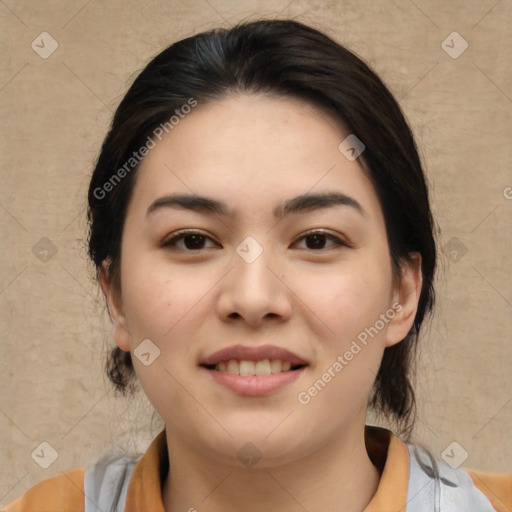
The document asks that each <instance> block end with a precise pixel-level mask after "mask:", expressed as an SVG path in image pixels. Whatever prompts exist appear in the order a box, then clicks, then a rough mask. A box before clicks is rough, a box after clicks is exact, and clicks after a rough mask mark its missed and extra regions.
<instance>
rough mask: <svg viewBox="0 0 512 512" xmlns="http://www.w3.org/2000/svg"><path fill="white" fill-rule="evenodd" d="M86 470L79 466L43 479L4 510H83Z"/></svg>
mask: <svg viewBox="0 0 512 512" xmlns="http://www.w3.org/2000/svg"><path fill="white" fill-rule="evenodd" d="M84 472H85V470H84V469H82V468H77V469H73V470H71V471H68V472H66V473H62V474H61V475H57V476H55V477H53V478H48V479H47V480H43V481H42V482H39V483H37V484H36V485H34V486H33V487H31V488H30V489H29V490H28V491H27V492H26V493H25V494H23V495H22V496H21V497H20V498H18V499H17V500H16V501H14V502H12V503H10V504H9V505H7V507H6V508H4V509H3V510H2V512H56V511H59V512H83V510H84V507H85V504H84Z"/></svg>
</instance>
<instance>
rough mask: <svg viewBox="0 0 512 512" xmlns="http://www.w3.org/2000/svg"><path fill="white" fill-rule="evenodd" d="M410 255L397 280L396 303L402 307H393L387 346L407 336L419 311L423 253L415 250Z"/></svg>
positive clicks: (387, 334)
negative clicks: (394, 312) (393, 314)
mask: <svg viewBox="0 0 512 512" xmlns="http://www.w3.org/2000/svg"><path fill="white" fill-rule="evenodd" d="M409 257H410V261H406V262H405V263H404V264H403V266H402V268H401V276H400V278H398V280H397V281H398V282H397V285H396V290H395V294H394V304H399V305H400V307H398V306H397V307H393V309H395V311H396V314H395V316H394V318H393V319H392V320H391V321H390V322H389V324H388V329H387V333H386V347H391V346H393V345H396V344H397V343H399V342H400V341H402V340H403V339H404V338H405V337H406V336H407V334H408V333H409V331H410V330H411V327H412V326H413V324H414V318H415V317H416V312H417V311H418V302H419V299H420V295H421V288H422V285H423V276H422V273H421V254H420V253H417V252H414V253H410V255H409Z"/></svg>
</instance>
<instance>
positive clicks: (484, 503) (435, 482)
mask: <svg viewBox="0 0 512 512" xmlns="http://www.w3.org/2000/svg"><path fill="white" fill-rule="evenodd" d="M407 449H408V450H409V488H408V491H407V508H406V512H468V511H471V512H496V510H495V509H494V507H493V506H492V505H491V504H490V503H489V500H488V499H487V498H486V497H485V495H484V494H483V493H482V492H481V491H480V490H479V489H477V488H476V487H475V485H474V483H473V480H472V479H471V477H470V476H469V474H468V472H467V471H466V470H465V469H463V468H457V469H453V468H452V467H451V466H449V465H448V464H447V463H446V462H444V461H443V460H442V459H437V458H434V457H432V456H431V455H430V453H429V452H428V451H427V450H425V449H424V448H422V447H420V446H417V445H412V444H408V445H407Z"/></svg>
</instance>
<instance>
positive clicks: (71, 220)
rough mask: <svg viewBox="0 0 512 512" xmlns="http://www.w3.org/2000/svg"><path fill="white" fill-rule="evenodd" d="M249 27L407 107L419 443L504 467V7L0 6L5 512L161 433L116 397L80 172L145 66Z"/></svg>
mask: <svg viewBox="0 0 512 512" xmlns="http://www.w3.org/2000/svg"><path fill="white" fill-rule="evenodd" d="M259 16H267V17H272V16H279V17H294V18H296V19H298V20H300V21H304V22H307V23H311V24H313V25H315V26H317V27H319V28H321V29H324V30H326V31H327V32H328V33H329V34H330V35H332V36H333V37H335V38H336V39H338V40H339V41H340V42H343V43H345V44H347V45H348V46H349V47H350V48H352V49H353V50H354V51H355V52H356V53H358V54H359V55H360V56H361V57H363V58H364V59H365V60H366V61H367V62H369V63H370V64H371V65H372V66H373V67H374V68H375V69H376V71H377V72H378V73H379V74H380V75H381V76H382V78H383V79H384V80H385V82H386V83H387V84H388V85H389V87H390V88H391V90H392V91H393V92H394V94H395V95H396V96H397V98H398V99H399V101H400V103H401V105H402V106H403V108H404V110H405V112H406V115H407V117H408V119H409V121H410V123H411V124H412V127H413V129H414V132H415V134H416V137H417V140H418V143H419V145H420V148H421V154H422V158H423V160H424V163H425V166H426V169H427V172H428V178H429V181H430V183H431V187H432V196H433V207H434V212H435V214H436V216H437V221H438V224H439V227H440V230H441V232H440V236H439V241H440V247H441V260H442V261H441V265H442V270H441V272H440V274H439V286H438V297H439V301H438V309H437V316H436V317H435V319H434V320H433V321H432V322H431V324H430V327H429V329H428V330H427V331H425V335H424V337H423V340H422V347H423V348H422V354H421V361H420V370H419V373H418V396H419V399H420V421H419V423H418V426H417V430H416V439H421V440H422V441H423V442H424V443H425V444H427V445H428V446H430V447H431V448H432V449H434V450H435V451H436V452H437V453H438V454H441V452H443V450H445V448H446V447H447V446H449V445H450V443H452V442H457V443H458V445H455V448H454V451H453V452H451V451H450V450H448V453H451V454H453V455H454V456H456V457H461V456H462V455H463V452H462V449H464V450H465V451H466V452H467V453H468V458H467V460H466V461H465V462H464V465H465V466H469V467H475V468H480V469H482V470H487V471H502V472H504V471H512V437H511V436H510V433H509V427H510V423H511V420H512V372H511V371H510V369H511V367H512V343H511V342H512V321H511V318H512V277H511V276H512V258H511V254H512V188H511V187H512V168H511V162H512V158H511V151H512V149H511V148H512V143H511V142H512V139H511V137H512V75H511V74H510V62H511V61H512V38H511V37H510V27H511V26H512V3H511V2H510V1H509V0H501V1H496V0H479V1H476V0H472V1H462V0H459V1H441V0H439V1H432V0H415V1H412V0H394V1H385V0H380V1H373V0H365V1H361V0H350V1H331V2H329V1H309V2H307V1H304V0H291V1H290V0H278V1H276V0H272V1H271V0H260V1H240V2H238V1H234V0H208V1H206V0H193V1H189V2H185V1H180V0H171V1H163V0H153V1H145V2H136V1H135V0H129V1H126V0H124V1H121V0H115V1H108V2H107V1H102V0H89V1H87V0H74V1H66V2H65V1H47V2H31V1H15V0H4V1H2V2H0V23H1V30H0V38H1V45H2V48H4V58H3V62H4V64H3V66H2V69H1V70H0V109H1V110H0V112H1V119H2V123H1V130H2V139H1V140H2V148H1V151H0V159H1V164H2V165H1V171H0V172H1V183H2V185H1V189H0V229H1V238H0V254H1V270H0V311H1V336H2V338H1V344H0V379H1V381H0V390H1V391H0V439H1V442H0V504H6V503H7V502H10V501H11V500H13V499H14V498H15V497H17V496H19V495H20V494H21V493H22V492H24V491H25V490H26V489H27V488H28V487H30V486H31V485H33V484H34V483H35V482H37V481H39V480H41V479H43V478H48V477H50V476H52V475H55V474H58V473H59V472H61V471H65V470H68V469H71V468H73V467H77V466H83V465H84V464H86V463H87V462H89V461H90V460H91V459H93V458H95V457H96V456H97V455H99V454H100V453H101V452H102V451H104V450H105V449H107V447H109V446H111V445H112V444H114V443H116V444H119V445H122V446H125V447H133V448H135V449H143V448H144V447H145V446H146V444H147V442H148V441H149V440H150V438H152V436H153V435H154V434H155V433H156V432H157V430H158V428H159V425H158V420H157V421H156V423H154V424H153V425H151V418H152V412H151V409H150V408H149V407H148V405H147V403H146V402H145V400H144V397H142V396H139V397H137V398H136V399H134V400H131V401H130V400H126V399H121V398H115V397H114V396H113V392H112V391H111V388H110V386H109V384H108V382H106V380H105V378H104V377H103V372H102V360H103V357H104V354H105V350H106V347H107V344H108V343H110V340H109V322H108V318H107V316H106V313H105V312H104V311H103V307H102V301H101V295H100V293H99V291H98V289H97V287H96V284H95V283H94V280H93V278H92V276H93V272H92V269H91V267H90V266H89V264H88V263H87V259H86V256H85V242H84V240H85V229H86V225H85V196H86V189H87V182H88V177H89V174H90V172H91V168H92V163H93V161H94V158H95V156H96V155H97V152H98V150H99V147H100V143H101V140H102V137H103V136H104V134H105V131H106V129H107V126H108V123H109V121H110V118H111V115H112V112H113V110H114V109H115V107H116V105H117V103H118V102H119V101H120V99H121V97H122V94H123V92H124V91H125V90H126V88H127V86H128V84H129V82H130V80H131V79H133V78H134V76H135V74H136V72H137V71H138V70H140V69H141V68H142V67H143V66H144V64H145V63H146V62H147V61H148V60H149V59H150V58H151V57H152V56H154V55H155V54H156V53H157V52H158V51H159V50H161V49H162V48H163V47H165V46H167V45H168V44H169V43H170V42H172V41H174V40H176V39H179V38H182V37H184V36H187V35H191V34H193V33H195V32H196V31H198V30H203V29H206V28H210V27H213V26H217V25H228V24H230V23H232V22H235V21H238V20H241V19H246V18H252V17H259ZM44 32H47V33H48V34H49V35H44V34H43V35H41V33H44ZM453 32H457V33H458V34H459V35H457V34H452V33H453ZM450 34H451V35H450ZM443 41H445V42H444V43H443ZM466 44H467V45H468V47H467V49H465V51H463V50H464V48H465V45H466ZM52 45H53V46H54V45H58V47H57V49H56V50H55V51H54V52H53V53H51V55H49V53H50V52H51V51H52V49H53V46H52ZM5 49H6V50H7V51H5ZM461 52H462V53H461ZM45 57H46V58H45ZM42 442H47V443H49V444H50V445H51V447H53V449H54V450H55V452H56V454H57V455H58V458H57V459H56V460H55V462H53V464H51V465H50V466H49V467H48V468H47V469H44V468H42V467H40V466H39V465H38V464H36V462H35V461H36V460H37V459H38V457H37V454H38V453H39V454H41V453H42V452H41V449H43V452H44V453H45V454H46V455H45V457H46V459H45V461H46V462H51V460H50V459H49V457H50V456H51V454H52V453H53V452H52V451H51V450H50V448H49V447H48V446H46V447H45V445H43V446H40V443H42ZM459 445H460V446H459ZM452 448H453V447H452ZM34 450H35V454H34V458H32V457H31V453H33V452H34ZM42 459H44V457H39V462H40V463H42V462H44V461H43V460H42Z"/></svg>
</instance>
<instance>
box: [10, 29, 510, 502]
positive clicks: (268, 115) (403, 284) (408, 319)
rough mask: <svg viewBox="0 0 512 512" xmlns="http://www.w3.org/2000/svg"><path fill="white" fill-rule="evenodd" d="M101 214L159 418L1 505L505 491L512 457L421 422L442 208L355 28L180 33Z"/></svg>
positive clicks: (491, 497) (124, 331)
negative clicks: (498, 465) (418, 432)
mask: <svg viewBox="0 0 512 512" xmlns="http://www.w3.org/2000/svg"><path fill="white" fill-rule="evenodd" d="M89 221H90V236H89V253H90V256H91V258H92V260H93V262H94V264H95V265H96V268H97V270H98V279H99V282H100V285H101V288H102V290H103V292H104V295H105V298H106V302H107V306H108V310H109V313H110V317H111V319H112V323H113V328H112V337H113V340H114V342H115V344H116V348H115V350H114V351H113V353H112V354H111V357H110V359H109V361H108V365H107V372H108V375H109V377H110V379H111V380H112V382H113V383H114V385H115V386H116V388H117V389H119V390H121V391H127V390H129V389H130V388H131V387H132V386H133V381H134V377H135V375H136V377H137V380H138V382H140V384H141V386H142V388H143V390H144V392H145V393H146V395H147V396H148V398H149V400H150V401H151V403H152V404H153V406H154V407H155V409H156V411H157V412H158V413H159V414H160V416H161V417H162V418H163V420H164V422H165V429H164V430H163V431H162V432H161V433H160V434H159V435H158V436H157V437H156V438H155V440H154V441H153V443H152V444H151V445H150V447H149V448H148V450H147V452H146V453H145V454H144V456H143V457H131V456H128V455H123V454H107V455H105V456H104V457H103V458H101V459H100V460H99V461H97V462H96V463H95V464H91V465H90V466H89V467H87V468H86V470H85V471H84V469H76V470H74V471H70V472H69V473H67V474H64V475H61V476H57V477H55V478H52V479H49V480H46V481H44V482H41V483H39V484H38V485H36V486H35V487H33V488H32V489H31V490H29V491H28V492H27V493H26V494H25V495H23V496H22V497H21V498H20V499H19V500H17V501H16V502H14V503H13V504H11V505H10V506H8V507H7V509H6V511H7V512H18V511H35V510H69V511H79V510H80V511H81V510H86V511H90V510H91V511H92V510H105V511H106V510H118V511H122V510H126V511H151V512H156V511H164V510H165V511H166V512H170V511H172V512H175V511H178V510H184V511H187V510H188V511H194V510H198V511H202V510H208V511H223V512H225V511H235V510H237V511H238V510H250V511H254V512H256V511H260V510H266V511H267V510H279V511H281V512H287V511H292V510H293V511H295V510H308V511H310V512H313V511H319V510H330V511H334V510H343V511H344V512H361V511H365V512H377V511H378V512H388V511H389V512H396V511H397V510H407V511H411V510H414V511H415V512H417V511H459V510H460V511H463V510H464V511H467V510H471V511H482V512H483V511H494V510H497V511H510V510H511V508H512V490H511V489H512V475H497V474H486V473H481V472H477V471H470V470H466V469H462V468H458V467H456V465H450V464H448V463H446V462H445V461H443V460H442V459H438V458H436V457H434V456H432V455H431V454H430V453H429V452H428V451H427V450H425V449H423V448H421V447H419V446H414V445H412V444H408V442H407V441H408V439H409V438H410V433H411V431H412V428H413V426H414V416H415V399H414V392H413V389H412V386H411V383H410V377H411V370H412V363H413V361H414V354H415V347H416V343H417V340H418V335H419V332H420V329H421V326H422V323H423V320H424V318H425V317H426V315H427V314H428V313H429V312H430V311H431V310H432V306H433V303H434V289H433V279H434V274H435V269H436V244H435V240H434V236H433V220H432V216H431V211H430V206H429V199H428V191H427V187H426V183H425V177H424V174H423V170H422V167H421V164H420V160H419V157H418V152H417V149H416V145H415V142H414V140H413V137H412V134H411V131H410V129H409V127H408V125H407V123H406V121H405V119H404V117H403V114H402V113H401V110H400V108H399V106H398V104H397V102H396V101H395V99H394V98H393V97H392V95H391V94H390V92H389V91H388V89H387V88H386V87H385V85H384V84H383V83H382V81H381V80H380V79H379V78H378V77H377V76H376V75H375V74H374V73H373V72H372V71H371V70H370V69H369V68H368V66H367V65H366V64H364V63H363V62H362V61H361V60H360V59H359V58H357V57H356V56H355V55H354V54H352V53H351V52H349V51H348V50H347V49H345V48H343V47H342V46H340V45H339V44H337V43H335V42H334V41H332V40H331V39H329V38H328V37H326V36H325V35H323V34H322V33H320V32H318V31H317V30H315V29H313V28H310V27H307V26H305V25H302V24H299V23H297V22H293V21H286V20H282V21H258V22H252V23H246V24H243V25H239V26H236V27H234V28H232V29H230V30H213V31H209V32H206V33H202V34H199V35H196V36H194V37H191V38H188V39H185V40H183V41H180V42H178V43H176V44H174V45H172V46H171V47H169V48H168V49H166V50H165V51H163V52H162V53H161V54H160V55H158V56H157V57H156V58H155V59H154V60H153V61H152V62H150V63H149V64H148V66H147V67H146V68H145V69H144V70H143V71H142V72H141V74H140V75H139V76H138V77H137V79H136V80H135V82H134V83H133V85H132V86H131V88H130V89H129V91H128V93H127V94H126V96H125V97H124V99H123V101H122V102H121V104H120V105H119V107H118V109H117V111H116V114H115V116H114V119H113V123H112V126H111V129H110V131H109V133H108V134H107V136H106V138H105V141H104V143H103V146H102V150H101V153H100V156H99V158H98V162H97V165H96V168H95V171H94V174H93V176H92V180H91V184H90V188H89ZM368 407H370V408H372V409H373V410H374V411H375V412H377V413H378V414H381V415H383V416H385V417H387V418H388V419H389V420H390V421H391V423H392V424H393V425H394V427H395V429H394V430H395V433H392V432H391V431H390V430H386V429H383V428H377V427H372V426H369V425H366V424H365V420H366V412H367V409H368ZM398 436H401V438H402V439H400V438H399V437H398Z"/></svg>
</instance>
